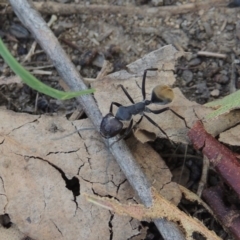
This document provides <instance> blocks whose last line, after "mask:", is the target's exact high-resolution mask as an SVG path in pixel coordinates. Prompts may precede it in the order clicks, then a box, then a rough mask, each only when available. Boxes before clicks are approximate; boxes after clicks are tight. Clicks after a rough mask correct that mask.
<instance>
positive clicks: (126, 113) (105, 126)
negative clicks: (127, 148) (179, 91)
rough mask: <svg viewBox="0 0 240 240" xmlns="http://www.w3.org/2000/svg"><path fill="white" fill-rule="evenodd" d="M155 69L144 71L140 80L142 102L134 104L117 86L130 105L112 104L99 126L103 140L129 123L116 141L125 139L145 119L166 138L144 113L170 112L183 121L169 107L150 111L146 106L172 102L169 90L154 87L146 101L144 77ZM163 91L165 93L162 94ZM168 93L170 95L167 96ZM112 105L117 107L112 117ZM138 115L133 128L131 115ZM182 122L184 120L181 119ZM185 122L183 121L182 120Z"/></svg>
mask: <svg viewBox="0 0 240 240" xmlns="http://www.w3.org/2000/svg"><path fill="white" fill-rule="evenodd" d="M157 70H158V69H157V68H149V69H146V70H144V74H143V79H142V96H143V100H142V101H141V102H137V103H135V102H134V101H133V99H132V97H131V96H130V95H129V93H128V92H127V90H126V89H125V88H124V87H123V85H119V86H120V87H121V88H122V90H123V92H124V93H125V95H126V96H127V98H128V99H129V100H130V102H131V103H132V105H129V106H122V105H121V104H120V103H117V102H112V103H111V106H110V110H109V113H108V114H107V115H106V116H105V117H104V118H103V119H102V122H101V125H100V133H101V135H102V136H103V137H104V138H107V139H108V138H112V137H115V136H116V135H117V134H119V133H120V132H121V131H122V129H123V123H122V121H130V124H129V126H128V127H127V128H126V130H125V132H124V134H123V135H122V136H121V137H120V138H119V139H118V140H117V141H119V140H120V139H123V138H125V137H126V136H127V135H128V134H129V133H130V132H131V130H132V129H134V128H135V127H136V126H137V125H138V124H139V123H140V122H141V121H142V119H143V117H145V118H146V119H147V120H148V121H149V122H150V123H152V124H153V125H154V126H156V127H157V128H158V129H159V130H160V131H161V132H162V133H163V134H164V135H165V136H166V137H167V138H168V136H167V134H166V133H165V132H164V131H163V130H162V129H161V128H160V127H159V126H158V124H157V123H156V122H154V121H153V120H152V119H151V118H150V117H149V116H147V115H146V114H145V112H146V113H153V114H160V113H162V112H165V111H168V110H170V111H171V112H173V113H174V114H175V115H177V116H178V117H180V118H181V119H183V118H182V117H181V116H180V115H178V114H177V113H176V112H174V111H173V110H172V109H170V108H169V107H165V108H163V109H160V110H151V109H150V108H148V107H147V106H148V105H150V104H151V103H158V104H167V103H169V102H171V101H172V99H173V92H172V91H169V90H171V89H170V88H169V87H167V86H160V85H158V86H156V87H155V88H154V89H153V91H152V96H151V100H147V99H146V91H145V82H146V75H147V72H148V71H157ZM164 90H165V92H164ZM169 93H170V94H169ZM113 105H115V106H117V107H118V110H117V113H116V115H115V116H114V115H113V112H112V110H113ZM137 114H140V115H141V118H140V119H139V120H138V121H137V123H136V124H135V125H134V126H133V119H132V116H133V115H137ZM183 120H184V119H183ZM184 121H185V120H184Z"/></svg>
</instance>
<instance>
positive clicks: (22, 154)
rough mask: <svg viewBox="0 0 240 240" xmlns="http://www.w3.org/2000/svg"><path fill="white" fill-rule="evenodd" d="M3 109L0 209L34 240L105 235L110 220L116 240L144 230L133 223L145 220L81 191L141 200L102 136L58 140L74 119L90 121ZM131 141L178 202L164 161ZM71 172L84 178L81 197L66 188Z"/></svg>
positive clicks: (161, 186)
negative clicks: (115, 212)
mask: <svg viewBox="0 0 240 240" xmlns="http://www.w3.org/2000/svg"><path fill="white" fill-rule="evenodd" d="M0 111H1V112H0V115H1V128H0V143H1V144H0V153H1V156H2V157H1V159H0V176H1V184H0V186H1V187H0V191H1V205H0V214H5V213H8V214H9V215H10V218H11V221H12V222H13V223H15V224H16V225H17V227H18V228H19V229H20V231H21V232H22V233H24V234H25V235H27V236H29V237H31V238H33V239H41V240H44V239H46V240H49V239H54V238H55V239H64V240H66V239H69V240H75V239H98V238H99V239H106V237H107V238H109V234H110V232H109V222H111V224H112V229H111V230H112V231H113V233H114V236H118V238H117V239H123V240H125V239H127V238H131V237H132V236H135V235H138V234H141V232H139V231H140V230H139V227H134V228H133V227H132V225H133V224H135V225H136V226H139V224H140V223H139V222H138V221H132V220H131V218H124V219H123V218H122V217H119V216H114V218H113V219H112V214H111V213H109V212H103V211H102V210H101V209H99V208H98V207H95V206H91V205H89V204H88V203H87V202H86V201H85V200H84V198H83V196H82V195H81V193H82V192H88V193H93V192H94V193H97V194H99V195H102V196H105V195H106V194H107V195H111V196H113V197H116V198H117V199H119V200H121V201H125V202H129V201H131V200H127V199H135V197H134V196H135V194H134V192H133V190H132V189H131V187H130V185H129V184H128V182H127V181H126V179H125V177H124V175H123V174H122V172H121V170H120V168H119V166H118V165H117V163H116V162H115V161H114V160H113V159H112V157H111V155H110V153H109V152H108V150H107V149H106V148H105V145H104V144H103V142H102V140H101V138H100V136H99V135H98V134H97V133H96V132H95V131H94V130H89V131H82V132H80V133H79V134H78V133H76V134H73V135H71V136H69V137H67V138H62V139H60V140H53V139H56V138H59V137H62V136H64V135H66V134H68V133H69V132H73V131H74V130H75V126H76V127H77V128H80V127H91V126H92V125H91V124H90V122H89V121H88V120H81V121H74V122H70V121H68V120H67V119H66V118H64V117H51V116H34V115H29V114H23V113H14V112H12V111H8V110H3V109H0ZM131 144H133V146H132V151H133V153H134V155H135V157H136V158H137V159H140V160H141V161H142V162H143V163H142V166H143V168H144V169H146V171H149V169H152V170H155V171H154V172H152V173H151V174H148V175H151V177H152V179H151V178H150V177H149V181H151V182H152V183H153V182H155V183H154V186H155V187H157V188H158V189H161V193H162V194H163V195H165V196H166V197H167V198H168V199H169V200H172V202H175V203H176V204H177V203H178V201H179V199H180V191H179V190H178V187H177V186H176V184H175V183H171V173H170V172H169V170H168V169H167V167H166V165H165V163H164V162H163V161H162V160H161V159H160V158H159V156H158V154H157V153H155V152H154V150H152V149H151V148H150V147H149V146H148V145H142V144H140V143H137V142H135V143H131ZM140 150H141V151H140ZM138 152H139V153H138ZM149 156H151V159H148V157H149ZM107 164H109V166H108V174H106V168H107ZM72 179H75V181H76V182H79V184H80V188H79V191H80V195H78V196H76V197H75V196H74V195H73V192H72V191H71V190H69V189H68V188H67V187H66V183H68V184H70V183H71V181H70V180H72ZM77 191H78V189H77V188H76V189H75V192H77ZM167 193H168V194H167ZM169 193H170V194H169ZM136 200H137V199H135V201H136ZM123 228H124V232H123V231H122V229H123ZM144 232H145V231H144Z"/></svg>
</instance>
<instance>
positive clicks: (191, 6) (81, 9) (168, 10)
mask: <svg viewBox="0 0 240 240" xmlns="http://www.w3.org/2000/svg"><path fill="white" fill-rule="evenodd" d="M33 5H34V7H35V8H36V9H37V10H38V11H39V12H41V13H46V14H60V15H70V14H80V13H82V14H99V13H100V14H101V13H109V14H124V15H131V16H134V15H142V16H149V17H152V16H154V17H167V16H170V15H175V14H184V13H189V12H193V11H198V10H202V9H206V8H210V7H213V6H222V5H224V6H226V1H225V0H211V1H202V2H195V3H188V4H184V5H180V6H164V7H154V8H144V7H134V6H132V7H131V6H115V5H94V4H92V5H83V4H62V3H56V2H34V3H33ZM6 11H7V12H9V11H11V9H7V10H6Z"/></svg>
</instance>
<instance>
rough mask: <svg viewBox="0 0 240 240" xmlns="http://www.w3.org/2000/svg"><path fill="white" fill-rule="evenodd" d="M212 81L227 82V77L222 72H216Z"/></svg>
mask: <svg viewBox="0 0 240 240" xmlns="http://www.w3.org/2000/svg"><path fill="white" fill-rule="evenodd" d="M214 81H215V82H217V83H220V84H227V83H228V82H229V77H228V76H227V75H224V74H217V75H216V76H214Z"/></svg>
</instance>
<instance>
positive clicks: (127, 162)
mask: <svg viewBox="0 0 240 240" xmlns="http://www.w3.org/2000/svg"><path fill="white" fill-rule="evenodd" d="M10 3H11V5H12V8H13V9H14V12H15V14H16V15H17V16H18V18H19V19H20V20H21V21H22V23H23V24H24V25H25V26H26V27H27V28H28V29H29V30H30V32H31V33H32V34H33V36H34V38H35V39H36V40H37V41H38V43H39V44H40V45H41V47H42V48H43V50H44V51H45V53H46V54H47V55H48V57H49V58H50V59H51V60H52V62H53V64H54V65H55V67H56V69H57V70H58V73H59V74H60V76H61V77H62V79H64V81H65V83H66V84H67V85H68V86H69V88H70V89H71V90H72V91H78V90H80V89H86V86H85V84H84V82H83V80H82V78H81V76H80V74H79V73H78V72H77V71H76V69H75V67H74V65H73V63H72V62H71V61H70V59H69V58H68V56H67V54H66V53H65V52H64V50H63V49H62V47H61V46H60V44H59V42H58V40H57V39H56V37H55V36H54V34H53V33H52V32H51V30H50V29H49V27H48V26H47V24H46V23H45V21H44V20H43V19H42V18H41V16H40V15H39V13H38V12H37V11H36V10H35V9H33V7H32V6H31V5H30V4H29V3H28V2H27V1H26V0H18V1H15V0H10ZM54 5H55V3H54ZM77 101H78V102H79V104H81V105H82V107H83V109H84V111H85V112H86V114H87V115H88V117H89V118H90V120H91V121H92V122H93V124H94V126H95V128H96V129H97V130H98V131H99V126H100V123H101V119H102V115H101V113H100V111H99V109H98V107H97V105H96V103H95V101H94V99H93V97H92V96H91V95H84V96H81V97H78V98H77ZM115 141H116V138H112V139H110V140H109V141H107V140H106V139H104V142H105V143H106V145H107V146H109V145H111V144H112V143H113V142H115ZM110 150H111V152H112V154H113V156H114V157H115V159H116V161H117V162H118V164H119V166H120V167H121V169H122V171H123V172H124V174H125V175H126V177H127V179H128V181H129V183H130V184H131V185H132V187H133V188H134V190H135V191H136V193H137V194H138V196H139V198H140V199H141V201H142V202H143V204H144V205H145V206H147V207H150V206H151V205H152V202H153V200H152V195H151V189H150V187H151V185H150V184H149V183H148V182H147V179H146V177H145V175H144V174H143V172H142V170H141V169H140V167H139V165H138V164H136V161H135V159H134V157H133V156H132V154H131V152H130V150H129V149H128V147H127V146H126V144H125V142H124V141H119V142H117V143H116V144H114V145H112V147H111V148H110ZM155 224H156V226H157V227H158V229H159V231H160V232H161V234H162V236H163V237H164V239H169V240H170V239H179V240H181V239H184V236H183V234H182V233H181V231H180V230H179V228H178V227H177V226H176V225H174V224H172V223H170V222H168V223H166V222H165V221H163V220H162V219H157V220H155Z"/></svg>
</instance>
